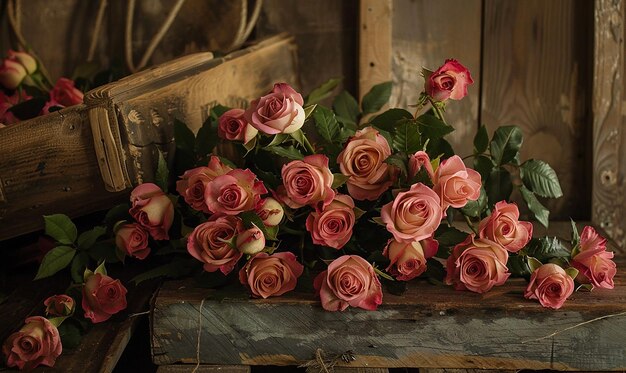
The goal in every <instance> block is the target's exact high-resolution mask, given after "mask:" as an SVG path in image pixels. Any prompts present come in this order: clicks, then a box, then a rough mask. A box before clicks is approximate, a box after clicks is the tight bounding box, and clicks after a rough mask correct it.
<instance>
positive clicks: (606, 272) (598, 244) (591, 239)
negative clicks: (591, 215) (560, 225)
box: [572, 226, 617, 289]
mask: <svg viewBox="0 0 626 373" xmlns="http://www.w3.org/2000/svg"><path fill="white" fill-rule="evenodd" d="M572 254H574V255H573V258H572V259H573V260H572V266H573V267H574V268H576V269H577V270H578V271H579V272H580V276H579V277H578V278H577V280H578V279H580V282H583V283H591V284H592V285H593V286H594V287H598V288H604V289H613V288H614V287H615V284H614V282H613V277H615V274H616V273H617V266H616V265H615V262H614V261H613V256H614V254H613V253H612V252H610V251H606V238H604V237H602V236H600V235H599V234H598V232H597V231H596V230H595V229H594V228H593V227H591V226H586V227H585V228H583V231H582V233H581V235H580V243H579V244H578V246H577V247H575V248H574V250H572Z"/></svg>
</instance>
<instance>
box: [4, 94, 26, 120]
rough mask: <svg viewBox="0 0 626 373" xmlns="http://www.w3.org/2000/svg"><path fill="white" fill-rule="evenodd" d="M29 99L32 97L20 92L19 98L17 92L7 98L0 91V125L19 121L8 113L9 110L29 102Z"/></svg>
mask: <svg viewBox="0 0 626 373" xmlns="http://www.w3.org/2000/svg"><path fill="white" fill-rule="evenodd" d="M31 98H32V97H31V96H29V95H27V94H26V92H24V91H22V94H21V96H20V93H19V92H15V93H13V94H12V95H11V96H9V95H7V94H5V93H4V92H3V91H2V90H0V123H3V124H13V123H17V122H19V121H20V119H19V118H18V117H16V116H15V115H14V114H13V113H12V112H11V111H9V109H10V108H12V107H13V106H15V105H17V104H19V103H20V102H24V101H27V100H30V99H31Z"/></svg>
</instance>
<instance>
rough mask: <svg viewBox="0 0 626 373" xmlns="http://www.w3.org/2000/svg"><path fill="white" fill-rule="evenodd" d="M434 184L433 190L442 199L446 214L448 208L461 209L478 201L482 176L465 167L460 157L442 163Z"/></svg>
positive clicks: (456, 156)
mask: <svg viewBox="0 0 626 373" xmlns="http://www.w3.org/2000/svg"><path fill="white" fill-rule="evenodd" d="M433 182H434V184H435V185H434V186H433V190H434V191H435V192H437V194H438V195H439V197H441V208H442V209H443V211H444V214H445V211H446V209H447V208H448V206H452V207H454V208H461V207H463V206H465V205H466V204H467V201H476V200H477V199H478V197H480V187H481V181H480V174H479V173H478V172H476V171H474V170H472V169H471V168H467V167H465V164H464V163H463V160H462V159H461V157H459V156H458V155H455V156H452V157H450V158H448V159H446V160H444V161H442V162H441V164H440V165H439V168H437V172H436V173H435V179H434V181H433Z"/></svg>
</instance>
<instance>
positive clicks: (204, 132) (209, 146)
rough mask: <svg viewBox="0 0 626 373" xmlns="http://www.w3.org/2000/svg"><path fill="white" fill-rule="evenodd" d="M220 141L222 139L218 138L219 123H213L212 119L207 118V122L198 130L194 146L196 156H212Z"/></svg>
mask: <svg viewBox="0 0 626 373" xmlns="http://www.w3.org/2000/svg"><path fill="white" fill-rule="evenodd" d="M219 141H220V138H219V136H217V122H216V121H213V120H212V119H211V118H207V120H205V121H204V123H202V127H200V129H199V130H198V135H197V136H196V140H195V146H194V149H195V151H196V154H197V155H198V156H200V157H204V156H206V155H207V154H211V153H212V152H213V148H215V147H216V146H217V144H218V143H219Z"/></svg>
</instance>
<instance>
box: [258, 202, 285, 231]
mask: <svg viewBox="0 0 626 373" xmlns="http://www.w3.org/2000/svg"><path fill="white" fill-rule="evenodd" d="M256 213H257V215H259V217H260V218H261V220H263V224H265V226H267V227H275V226H277V225H278V224H280V222H281V221H282V220H283V216H284V215H285V209H283V206H282V205H281V204H280V202H278V201H277V200H275V199H274V198H272V197H267V198H265V199H262V200H261V201H259V204H258V205H257V207H256Z"/></svg>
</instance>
